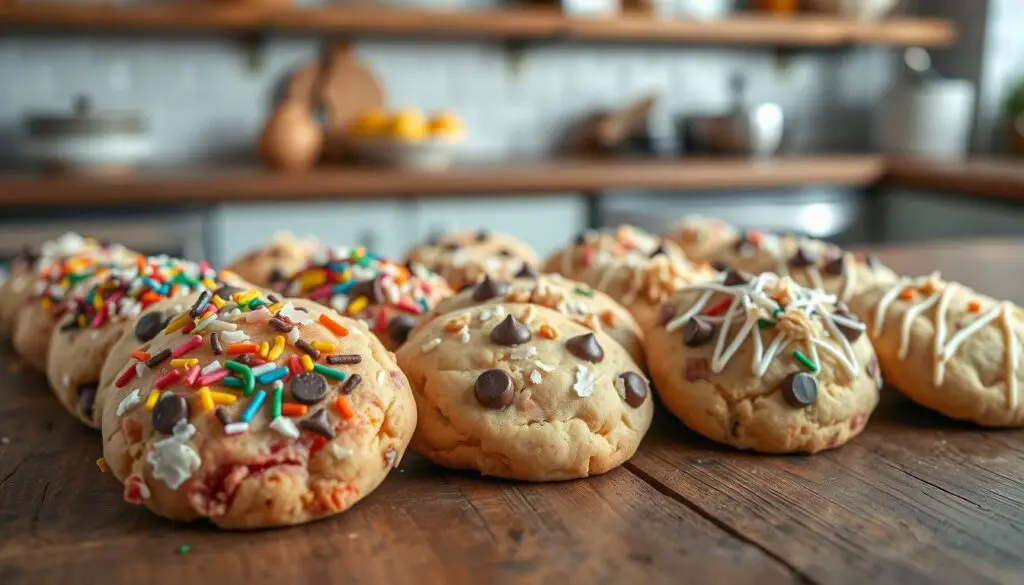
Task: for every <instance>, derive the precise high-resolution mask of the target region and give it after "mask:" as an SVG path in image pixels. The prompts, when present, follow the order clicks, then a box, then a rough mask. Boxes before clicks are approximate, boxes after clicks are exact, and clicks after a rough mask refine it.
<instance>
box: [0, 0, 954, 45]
mask: <svg viewBox="0 0 1024 585" xmlns="http://www.w3.org/2000/svg"><path fill="white" fill-rule="evenodd" d="M0 27H3V28H8V29H9V28H14V27H17V28H32V29H37V30H60V31H65V30H106V31H109V30H117V31H178V32H190V31H193V32H201V31H227V32H231V31H234V32H268V31H273V32H277V31H281V32H293V33H294V32H311V33H333V34H339V33H344V34H352V35H369V36H377V35H379V36H408V37H436V38H476V39H496V40H545V39H546V40H571V41H581V42H636V43H679V44H729V45H779V46H807V47H829V46H842V45H851V44H873V45H896V46H903V45H916V46H928V47H939V46H947V45H949V44H951V43H952V42H953V41H954V39H955V37H956V31H955V27H954V26H953V24H952V23H951V22H949V21H947V20H944V19H909V18H905V19H891V20H884V21H877V22H875V21H860V20H854V19H847V18H840V17H830V16H820V15H796V16H786V17H774V16H770V15H758V14H740V15H737V16H734V17H730V18H727V19H723V20H709V21H702V20H682V19H657V18H654V17H652V16H643V15H624V16H619V17H614V18H590V19H584V18H569V17H566V16H565V15H563V14H562V12H561V11H558V10H555V9H545V8H511V9H501V10H472V11H469V10H451V11H443V10H423V9H399V8H393V9H388V8H363V7H343V6H330V7H308V8H282V9H259V8H253V7H238V6H206V5H201V6H196V5H192V6H187V5H180V4H142V5H134V6H131V5H128V6H125V5H109V4H91V5H54V4H49V3H32V4H28V3H24V4H22V3H15V4H8V5H2V6H0Z"/></svg>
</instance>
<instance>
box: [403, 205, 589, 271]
mask: <svg viewBox="0 0 1024 585" xmlns="http://www.w3.org/2000/svg"><path fill="white" fill-rule="evenodd" d="M415 225H416V238H415V239H416V240H417V241H422V240H425V239H426V238H428V237H430V235H431V234H433V233H438V232H443V231H448V230H454V229H460V228H474V229H475V228H484V229H488V230H491V231H496V232H504V233H507V234H509V235H512V236H515V237H517V238H519V239H521V240H523V241H524V242H526V243H528V244H529V245H530V246H532V247H533V249H534V250H536V251H537V253H538V254H539V255H540V256H541V258H543V257H544V256H546V255H547V254H549V253H550V252H552V251H553V250H555V248H558V247H560V246H562V245H564V244H565V243H566V242H568V241H569V240H571V239H572V237H573V236H574V235H576V234H577V233H578V232H580V231H582V230H583V229H584V228H585V227H586V204H585V202H584V199H583V198H582V197H580V196H577V195H544V196H538V197H507V196H505V197H483V196H482V197H473V198H461V197H460V198H451V199H420V200H417V202H416V205H415Z"/></svg>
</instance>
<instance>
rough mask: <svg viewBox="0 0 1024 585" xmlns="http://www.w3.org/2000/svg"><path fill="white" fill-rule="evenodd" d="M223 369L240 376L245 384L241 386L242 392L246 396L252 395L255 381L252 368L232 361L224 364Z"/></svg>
mask: <svg viewBox="0 0 1024 585" xmlns="http://www.w3.org/2000/svg"><path fill="white" fill-rule="evenodd" d="M224 367H225V368H227V369H229V370H231V371H232V372H235V373H236V374H241V375H242V381H243V382H244V383H245V385H244V386H242V392H243V393H244V394H245V395H246V396H248V395H250V394H252V393H253V391H254V390H255V389H256V379H255V378H254V377H253V375H252V368H250V367H249V366H247V365H245V364H243V363H241V362H236V361H234V360H229V361H226V362H224Z"/></svg>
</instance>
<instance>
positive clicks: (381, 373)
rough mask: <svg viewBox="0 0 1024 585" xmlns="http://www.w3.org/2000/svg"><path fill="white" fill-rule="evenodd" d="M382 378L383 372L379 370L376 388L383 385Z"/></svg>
mask: <svg viewBox="0 0 1024 585" xmlns="http://www.w3.org/2000/svg"><path fill="white" fill-rule="evenodd" d="M384 377H385V374H384V370H381V371H379V372H377V385H378V386H380V385H382V384H384Z"/></svg>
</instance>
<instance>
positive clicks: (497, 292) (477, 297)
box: [473, 276, 508, 302]
mask: <svg viewBox="0 0 1024 585" xmlns="http://www.w3.org/2000/svg"><path fill="white" fill-rule="evenodd" d="M507 292H508V283H507V282H503V281H500V280H495V279H493V278H491V277H490V276H484V279H483V280H481V281H480V283H479V284H477V285H476V287H475V288H474V289H473V300H474V301H477V302H483V301H486V300H490V299H493V298H496V297H503V296H505V293H507Z"/></svg>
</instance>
